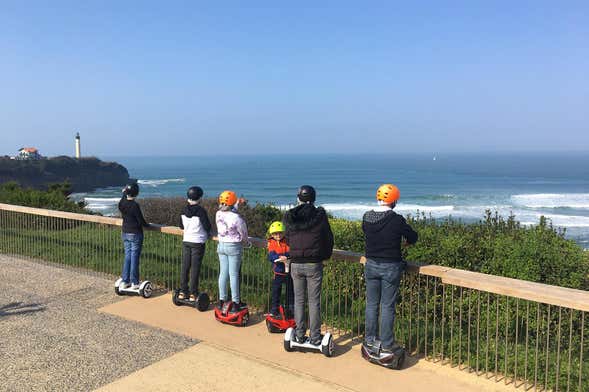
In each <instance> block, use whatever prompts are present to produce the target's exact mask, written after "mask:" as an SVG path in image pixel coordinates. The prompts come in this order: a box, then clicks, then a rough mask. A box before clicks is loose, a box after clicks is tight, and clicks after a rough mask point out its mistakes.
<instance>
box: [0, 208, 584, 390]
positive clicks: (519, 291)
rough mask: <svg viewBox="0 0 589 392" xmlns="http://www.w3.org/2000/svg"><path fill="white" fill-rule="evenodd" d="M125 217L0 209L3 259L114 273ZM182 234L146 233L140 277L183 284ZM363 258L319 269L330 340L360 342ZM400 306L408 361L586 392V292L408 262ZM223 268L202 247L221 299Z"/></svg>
mask: <svg viewBox="0 0 589 392" xmlns="http://www.w3.org/2000/svg"><path fill="white" fill-rule="evenodd" d="M120 226H121V220H120V219H116V218H108V217H101V216H93V215H81V214H73V213H65V212H59V211H51V210H42V209H34V208H28V207H21V206H12V205H7V204H0V253H4V254H14V255H19V256H26V257H30V258H32V259H34V260H36V261H39V262H43V263H53V264H59V265H66V266H71V267H74V268H79V269H81V270H83V271H92V273H101V274H104V275H107V276H116V275H118V274H119V273H120V270H121V265H122V254H123V251H122V241H121V238H120ZM181 235H182V230H181V229H179V228H177V227H168V226H154V227H152V228H150V229H149V230H148V231H146V233H145V240H144V247H143V253H142V257H141V266H140V270H141V276H142V278H144V279H149V280H151V281H152V282H154V283H155V284H156V285H158V286H160V287H161V288H164V289H172V288H176V287H177V286H178V285H179V280H180V264H181V246H182V239H181ZM252 243H253V244H254V246H253V247H252V248H249V249H246V250H245V252H244V261H243V264H242V277H241V280H242V284H241V295H242V298H244V300H245V301H247V302H248V304H249V305H250V307H251V308H253V310H255V311H256V310H257V311H258V312H260V313H261V312H263V311H265V310H267V309H268V306H269V301H270V285H271V276H272V272H271V268H270V263H268V262H267V261H266V252H265V249H264V246H265V241H263V240H260V239H255V238H253V239H252ZM360 256H361V255H360V254H357V253H353V252H345V251H334V254H333V257H332V260H331V261H329V262H326V263H325V269H324V280H323V289H322V290H323V291H322V314H323V321H324V324H325V325H324V328H325V329H326V330H329V331H331V332H332V333H334V334H335V335H336V341H340V342H342V341H345V340H351V341H352V342H359V341H360V340H361V339H362V336H363V331H364V306H365V286H364V280H363V266H362V264H361V263H360V262H359V261H360ZM407 272H408V273H407V274H406V275H405V278H404V279H403V282H402V285H401V297H402V299H401V301H400V303H399V304H398V306H397V318H396V322H395V336H396V339H397V340H398V341H399V342H401V343H403V344H404V345H405V347H406V348H407V349H408V351H409V352H411V353H412V354H413V355H417V356H422V357H424V358H425V359H426V360H429V361H432V362H435V363H439V364H441V365H447V366H452V367H457V368H459V369H462V370H464V371H467V372H469V373H473V374H476V375H478V376H482V377H486V378H489V379H493V380H495V381H496V382H504V383H505V384H512V385H513V386H514V387H517V388H521V389H523V390H529V389H532V388H533V389H534V390H555V391H557V390H566V391H589V343H588V340H589V333H588V329H589V328H588V326H587V324H589V320H587V312H589V292H586V291H580V290H573V289H567V288H562V287H557V286H550V285H544V284H538V283H532V282H526V281H521V280H517V279H510V278H503V277H498V276H493V275H486V274H481V273H475V272H469V271H463V270H457V269H452V268H447V267H442V266H436V265H419V264H415V263H409V264H408V268H407ZM218 273H219V264H218V259H217V257H216V248H215V244H214V242H213V241H209V243H207V247H206V252H205V258H204V260H203V265H202V267H201V280H200V282H201V283H200V289H201V290H203V291H206V292H208V293H209V295H211V296H212V297H213V298H216V296H217V291H218V288H217V278H218Z"/></svg>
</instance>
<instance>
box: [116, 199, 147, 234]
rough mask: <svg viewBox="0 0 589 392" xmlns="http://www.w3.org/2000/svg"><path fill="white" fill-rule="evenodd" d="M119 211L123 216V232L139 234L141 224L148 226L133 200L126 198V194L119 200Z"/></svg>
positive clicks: (141, 228)
mask: <svg viewBox="0 0 589 392" xmlns="http://www.w3.org/2000/svg"><path fill="white" fill-rule="evenodd" d="M119 211H121V215H122V216H123V233H135V234H140V233H143V226H149V223H147V222H146V221H145V219H144V218H143V214H142V213H141V208H139V204H137V203H136V202H135V200H127V196H123V197H122V198H121V201H119Z"/></svg>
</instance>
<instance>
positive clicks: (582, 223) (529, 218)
mask: <svg viewBox="0 0 589 392" xmlns="http://www.w3.org/2000/svg"><path fill="white" fill-rule="evenodd" d="M322 206H323V207H324V208H325V209H326V210H327V211H328V212H330V213H331V214H333V215H334V216H337V217H340V218H346V219H361V218H362V215H363V214H364V212H366V211H368V210H370V209H372V208H374V207H375V205H374V204H353V203H341V204H338V203H331V204H330V203H327V204H323V205H322ZM281 207H282V208H283V209H286V208H290V207H292V206H281ZM486 210H490V211H493V212H494V211H497V212H498V213H499V215H501V216H503V217H504V218H506V217H508V216H509V215H511V214H513V215H514V216H515V219H516V220H518V221H519V222H521V223H522V224H523V225H537V224H538V222H539V221H540V217H541V216H545V217H546V218H548V219H549V220H550V221H551V222H552V224H553V225H554V226H556V227H567V228H575V227H576V228H587V227H589V217H588V216H577V215H564V214H543V213H541V212H538V211H531V210H529V209H522V208H521V207H517V206H513V205H506V204H503V205H474V206H473V205H471V206H455V205H441V206H425V205H419V204H402V203H400V204H398V205H397V207H396V208H395V211H396V212H398V213H400V214H402V215H408V214H411V215H416V214H417V213H422V212H423V213H425V214H426V215H427V216H428V217H429V216H431V217H433V218H436V219H440V218H446V217H449V216H452V217H454V218H458V219H464V220H467V221H468V220H480V219H483V217H484V215H485V211H486Z"/></svg>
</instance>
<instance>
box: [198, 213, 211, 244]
mask: <svg viewBox="0 0 589 392" xmlns="http://www.w3.org/2000/svg"><path fill="white" fill-rule="evenodd" d="M198 218H199V219H200V224H201V225H202V227H203V229H205V231H206V232H207V235H208V236H209V237H210V236H211V221H210V220H209V215H208V214H207V211H206V210H205V209H204V208H202V207H201V208H199V209H198Z"/></svg>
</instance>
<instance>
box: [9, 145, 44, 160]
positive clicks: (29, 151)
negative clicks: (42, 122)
mask: <svg viewBox="0 0 589 392" xmlns="http://www.w3.org/2000/svg"><path fill="white" fill-rule="evenodd" d="M41 158H42V156H41V154H39V150H37V149H36V148H35V147H23V148H21V149H20V150H18V155H17V156H15V157H14V159H19V160H27V159H28V160H35V159H41Z"/></svg>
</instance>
